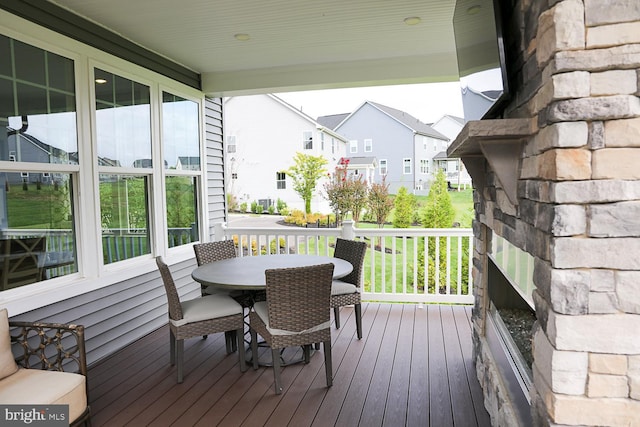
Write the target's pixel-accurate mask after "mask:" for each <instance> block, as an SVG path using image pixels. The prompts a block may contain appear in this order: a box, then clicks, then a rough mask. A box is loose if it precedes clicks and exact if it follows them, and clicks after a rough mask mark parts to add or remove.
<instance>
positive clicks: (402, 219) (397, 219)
mask: <svg viewBox="0 0 640 427" xmlns="http://www.w3.org/2000/svg"><path fill="white" fill-rule="evenodd" d="M393 204H394V206H395V212H394V214H393V227H394V228H408V227H410V226H411V223H412V222H413V212H414V210H415V207H416V197H415V196H414V195H413V194H409V193H407V189H406V187H400V189H399V190H398V194H397V195H396V198H395V199H394V201H393Z"/></svg>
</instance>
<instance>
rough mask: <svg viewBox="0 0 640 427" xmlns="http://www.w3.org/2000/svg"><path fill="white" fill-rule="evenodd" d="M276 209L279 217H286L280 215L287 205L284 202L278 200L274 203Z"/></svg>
mask: <svg viewBox="0 0 640 427" xmlns="http://www.w3.org/2000/svg"><path fill="white" fill-rule="evenodd" d="M276 209H277V210H278V212H279V213H280V215H286V214H284V213H282V210H283V209H287V204H286V203H285V202H284V200H282V199H280V198H278V200H277V201H276Z"/></svg>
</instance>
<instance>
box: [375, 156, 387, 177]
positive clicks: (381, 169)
mask: <svg viewBox="0 0 640 427" xmlns="http://www.w3.org/2000/svg"><path fill="white" fill-rule="evenodd" d="M378 173H379V174H380V176H386V175H387V174H388V173H389V165H388V162H387V159H380V161H379V162H378Z"/></svg>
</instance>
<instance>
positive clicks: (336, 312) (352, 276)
mask: <svg viewBox="0 0 640 427" xmlns="http://www.w3.org/2000/svg"><path fill="white" fill-rule="evenodd" d="M366 252H367V243H366V242H357V241H355V240H345V239H340V238H338V239H337V240H336V248H335V251H334V253H333V256H334V257H335V258H340V259H343V260H346V261H349V262H350V263H351V264H352V265H353V270H352V271H351V273H349V274H348V275H347V276H345V277H342V278H340V279H338V280H334V281H333V283H332V284H331V308H333V317H334V319H335V322H336V328H337V329H340V307H342V306H345V305H351V304H353V306H354V308H355V315H356V331H357V334H358V339H362V304H361V302H360V288H361V285H362V268H363V266H364V255H365V253H366Z"/></svg>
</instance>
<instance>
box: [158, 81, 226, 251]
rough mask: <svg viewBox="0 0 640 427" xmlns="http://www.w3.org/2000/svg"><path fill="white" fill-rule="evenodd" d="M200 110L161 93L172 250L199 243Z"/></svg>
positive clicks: (189, 103)
mask: <svg viewBox="0 0 640 427" xmlns="http://www.w3.org/2000/svg"><path fill="white" fill-rule="evenodd" d="M198 109H199V106H198V103H197V102H194V101H190V100H188V99H185V98H182V97H180V96H176V95H173V94H171V93H168V92H163V93H162V140H163V148H164V150H163V152H164V170H165V174H166V177H165V197H166V215H167V242H168V245H169V247H170V248H172V247H174V246H180V245H184V244H187V243H191V242H194V241H198V240H200V239H199V232H198V229H199V227H198V218H199V215H198V191H197V189H198V183H199V182H200V181H199V178H200V174H199V172H200V127H199V124H198V122H199V120H198ZM234 147H235V146H234ZM178 171H179V172H178Z"/></svg>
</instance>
